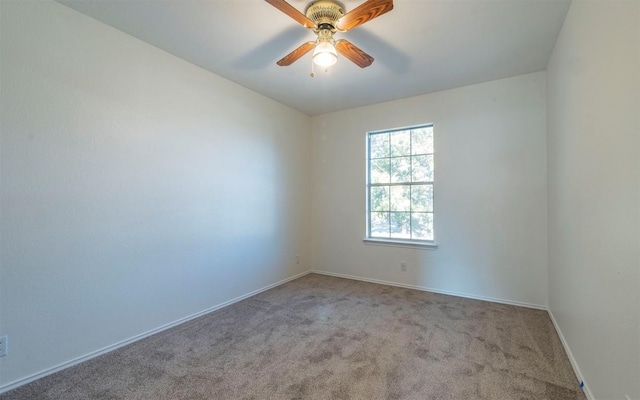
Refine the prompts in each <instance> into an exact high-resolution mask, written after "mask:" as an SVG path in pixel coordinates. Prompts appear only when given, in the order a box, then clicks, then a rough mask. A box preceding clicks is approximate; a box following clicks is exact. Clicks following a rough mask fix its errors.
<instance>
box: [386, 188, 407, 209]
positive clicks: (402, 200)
mask: <svg viewBox="0 0 640 400" xmlns="http://www.w3.org/2000/svg"><path fill="white" fill-rule="evenodd" d="M389 189H390V191H391V208H390V209H389V211H411V186H391V187H390V188H389Z"/></svg>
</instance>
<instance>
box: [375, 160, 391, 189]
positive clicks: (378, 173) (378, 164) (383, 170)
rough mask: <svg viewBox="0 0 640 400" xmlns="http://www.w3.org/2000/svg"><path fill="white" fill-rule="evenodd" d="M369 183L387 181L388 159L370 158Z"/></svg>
mask: <svg viewBox="0 0 640 400" xmlns="http://www.w3.org/2000/svg"><path fill="white" fill-rule="evenodd" d="M371 183H389V159H388V158H382V159H380V160H371Z"/></svg>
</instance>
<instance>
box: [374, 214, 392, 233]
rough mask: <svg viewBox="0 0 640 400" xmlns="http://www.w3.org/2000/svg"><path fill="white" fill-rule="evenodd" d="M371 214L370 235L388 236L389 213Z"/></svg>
mask: <svg viewBox="0 0 640 400" xmlns="http://www.w3.org/2000/svg"><path fill="white" fill-rule="evenodd" d="M370 216H371V236H372V237H387V238H388V237H389V213H387V212H372V213H370Z"/></svg>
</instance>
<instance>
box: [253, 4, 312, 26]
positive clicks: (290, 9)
mask: <svg viewBox="0 0 640 400" xmlns="http://www.w3.org/2000/svg"><path fill="white" fill-rule="evenodd" d="M265 1H266V2H267V3H269V4H271V5H272V6H274V7H275V8H277V9H278V10H280V11H282V12H283V13H285V14H287V15H288V16H290V17H291V18H293V19H295V20H296V21H298V22H299V23H301V24H302V25H303V26H304V27H305V28H315V27H316V24H314V23H313V21H312V20H310V19H309V18H307V16H306V15H304V14H303V13H301V12H300V11H298V10H297V9H296V8H295V7H294V6H292V5H291V4H289V3H287V2H286V1H284V0H265Z"/></svg>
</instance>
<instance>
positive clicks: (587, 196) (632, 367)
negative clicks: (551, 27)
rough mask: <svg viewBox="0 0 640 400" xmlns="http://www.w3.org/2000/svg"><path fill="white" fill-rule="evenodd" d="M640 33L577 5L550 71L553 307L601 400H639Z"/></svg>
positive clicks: (627, 12) (638, 8) (635, 16)
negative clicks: (627, 397)
mask: <svg viewBox="0 0 640 400" xmlns="http://www.w3.org/2000/svg"><path fill="white" fill-rule="evenodd" d="M639 25H640V3H639V2H637V1H629V2H621V1H606V2H596V1H574V2H573V3H572V5H571V8H570V9H569V12H568V14H567V18H566V21H565V23H564V26H563V28H562V32H561V34H560V36H559V38H558V41H557V43H556V46H555V49H554V51H553V54H552V57H551V59H550V61H549V65H548V70H547V95H548V98H547V105H548V109H547V116H548V155H549V164H548V171H549V305H550V309H551V311H552V313H553V315H554V317H555V319H556V321H557V323H558V325H559V327H560V331H561V332H562V334H563V336H564V338H565V339H566V341H567V343H568V345H569V348H570V350H571V353H572V354H573V356H574V358H575V361H576V362H577V365H578V366H579V368H580V370H581V372H582V375H583V378H584V380H585V383H586V385H587V388H588V389H590V390H591V392H592V393H593V395H594V396H595V398H598V399H624V395H625V394H627V395H629V396H630V397H631V398H632V399H640V296H639V292H640V251H639V249H640V235H639V233H638V232H639V230H640V219H639V212H640V194H639V188H640V186H639V183H640V138H639V136H640V122H639V116H640V72H639V71H640V29H639Z"/></svg>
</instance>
